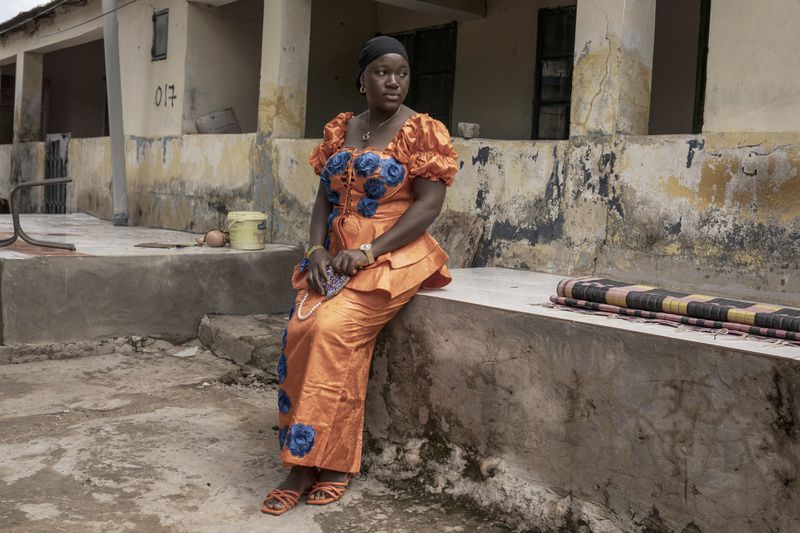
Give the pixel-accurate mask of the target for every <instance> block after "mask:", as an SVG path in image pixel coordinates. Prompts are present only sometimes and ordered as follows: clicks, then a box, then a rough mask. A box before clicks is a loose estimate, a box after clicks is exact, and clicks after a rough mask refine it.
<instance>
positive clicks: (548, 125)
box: [536, 104, 569, 139]
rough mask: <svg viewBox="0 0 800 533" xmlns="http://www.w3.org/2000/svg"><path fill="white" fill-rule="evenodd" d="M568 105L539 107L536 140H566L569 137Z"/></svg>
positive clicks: (543, 105) (544, 105)
mask: <svg viewBox="0 0 800 533" xmlns="http://www.w3.org/2000/svg"><path fill="white" fill-rule="evenodd" d="M568 116H569V104H542V105H541V106H539V131H537V132H536V137H537V138H538V139H566V138H568V137H569V119H568Z"/></svg>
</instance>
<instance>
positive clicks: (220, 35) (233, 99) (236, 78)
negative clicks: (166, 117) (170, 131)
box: [183, 0, 264, 133]
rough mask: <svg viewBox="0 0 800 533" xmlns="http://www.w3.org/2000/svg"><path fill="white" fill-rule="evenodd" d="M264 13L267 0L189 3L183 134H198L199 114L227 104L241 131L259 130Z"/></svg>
mask: <svg viewBox="0 0 800 533" xmlns="http://www.w3.org/2000/svg"><path fill="white" fill-rule="evenodd" d="M263 12H264V1H263V0H239V1H238V2H234V3H232V4H227V5H224V6H221V7H213V6H208V5H204V4H189V14H188V17H189V20H188V32H189V34H188V39H189V44H188V46H187V50H186V98H185V100H184V103H183V132H184V133H196V132H197V127H196V125H195V119H197V118H198V117H201V116H203V115H206V114H208V113H211V112H213V111H219V110H221V109H226V108H233V110H234V111H235V113H236V118H237V119H238V121H239V126H240V127H241V131H242V132H244V133H251V132H255V131H256V125H257V123H258V84H259V82H258V73H259V69H260V68H261V27H262V20H261V18H262V16H263Z"/></svg>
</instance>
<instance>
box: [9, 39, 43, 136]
mask: <svg viewBox="0 0 800 533" xmlns="http://www.w3.org/2000/svg"><path fill="white" fill-rule="evenodd" d="M43 58H44V56H43V55H42V54H34V53H31V52H20V53H19V54H17V74H16V80H15V81H16V86H15V88H14V142H15V143H18V142H29V141H42V140H43V138H44V136H43V134H42V70H43Z"/></svg>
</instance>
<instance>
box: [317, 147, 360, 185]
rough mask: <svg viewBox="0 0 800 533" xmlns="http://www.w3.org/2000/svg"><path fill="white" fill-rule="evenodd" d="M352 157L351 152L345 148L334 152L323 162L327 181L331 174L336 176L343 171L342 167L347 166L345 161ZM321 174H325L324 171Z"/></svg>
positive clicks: (347, 161)
mask: <svg viewBox="0 0 800 533" xmlns="http://www.w3.org/2000/svg"><path fill="white" fill-rule="evenodd" d="M352 157H353V154H351V153H350V152H348V151H346V150H342V151H341V152H336V153H335V154H333V155H332V156H331V157H330V158H329V159H328V161H327V162H326V163H325V171H327V178H328V182H329V183H330V177H331V176H336V175H339V174H341V173H342V172H344V169H346V168H347V163H349V162H350V158H352ZM322 175H323V176H324V175H326V174H325V172H323V173H322Z"/></svg>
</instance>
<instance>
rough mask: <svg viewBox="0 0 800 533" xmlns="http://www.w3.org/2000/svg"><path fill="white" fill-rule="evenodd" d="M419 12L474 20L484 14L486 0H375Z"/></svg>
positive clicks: (455, 18)
mask: <svg viewBox="0 0 800 533" xmlns="http://www.w3.org/2000/svg"><path fill="white" fill-rule="evenodd" d="M375 1H376V2H380V3H382V4H389V5H392V6H397V7H402V8H405V9H409V10H411V11H418V12H420V13H429V14H431V15H439V16H444V17H449V18H451V19H453V20H458V21H463V20H475V19H479V18H483V17H485V16H486V0H375Z"/></svg>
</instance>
